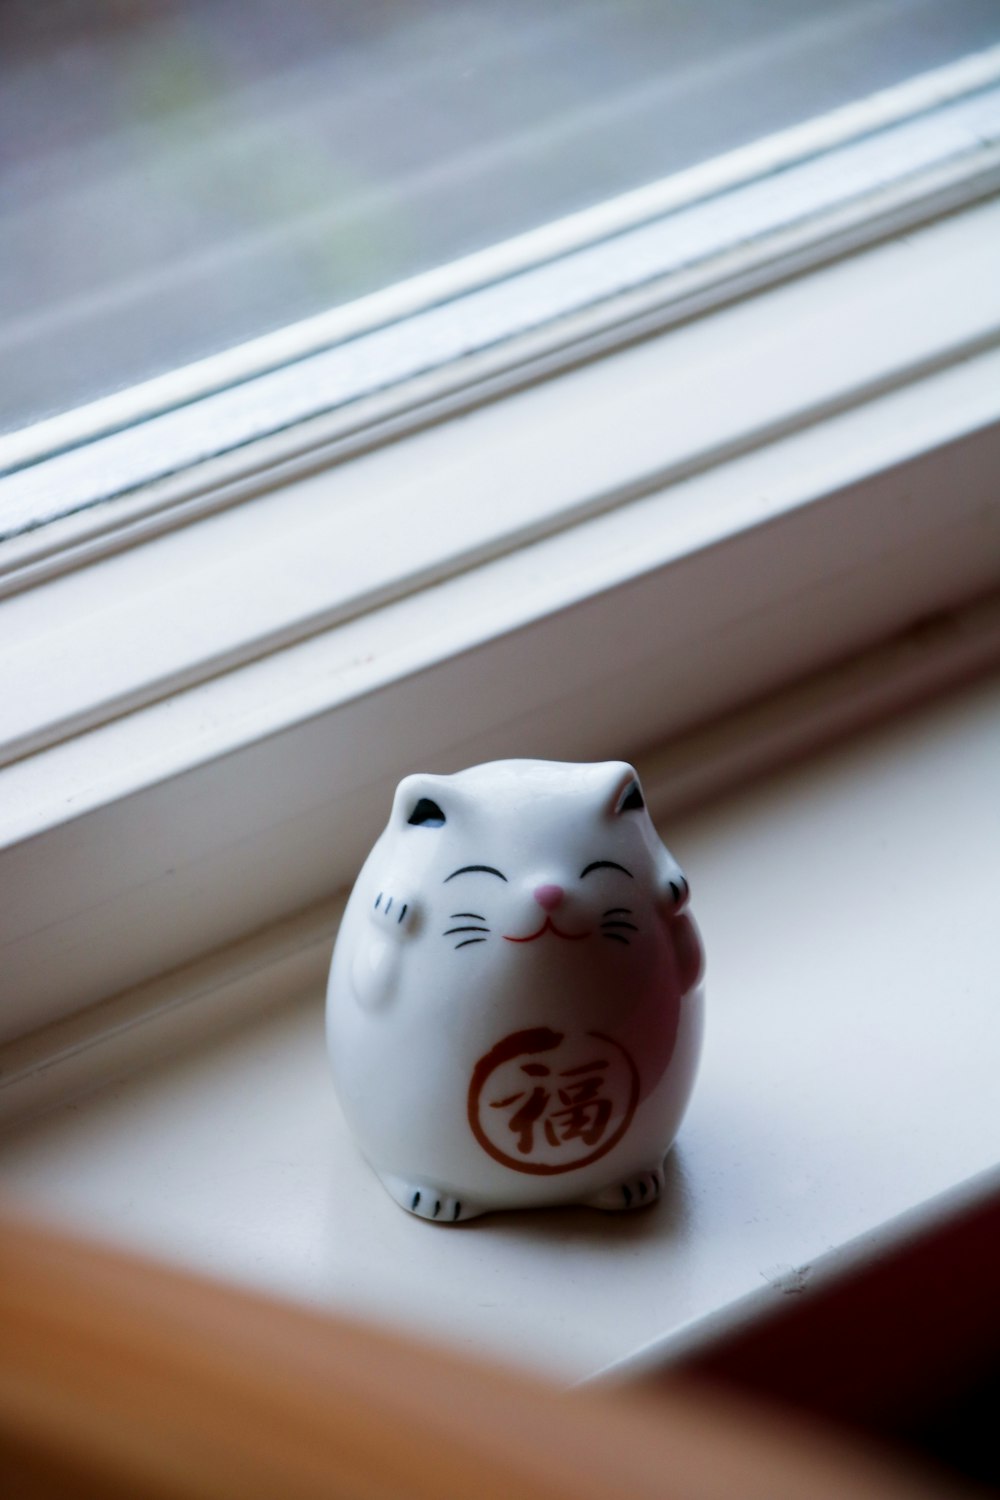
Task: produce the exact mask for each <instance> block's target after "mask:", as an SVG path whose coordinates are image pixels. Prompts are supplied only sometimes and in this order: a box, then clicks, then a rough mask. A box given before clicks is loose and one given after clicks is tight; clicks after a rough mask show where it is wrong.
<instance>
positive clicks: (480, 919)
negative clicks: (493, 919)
mask: <svg viewBox="0 0 1000 1500" xmlns="http://www.w3.org/2000/svg"><path fill="white" fill-rule="evenodd" d="M458 917H471V918H472V920H473V921H474V922H485V921H486V918H485V917H484V916H483V915H482V913H481V912H478V911H453V912H452V914H451V916H450V917H449V919H448V920H449V921H450V922H454V921H455V920H456V919H457V918H458Z"/></svg>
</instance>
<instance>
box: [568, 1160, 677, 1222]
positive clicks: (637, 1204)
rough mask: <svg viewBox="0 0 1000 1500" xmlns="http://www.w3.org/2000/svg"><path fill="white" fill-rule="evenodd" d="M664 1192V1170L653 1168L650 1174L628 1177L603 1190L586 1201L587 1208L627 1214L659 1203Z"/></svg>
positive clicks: (642, 1173) (640, 1173)
mask: <svg viewBox="0 0 1000 1500" xmlns="http://www.w3.org/2000/svg"><path fill="white" fill-rule="evenodd" d="M662 1192H663V1169H662V1168H661V1167H651V1168H650V1169H649V1171H648V1172H638V1173H636V1175H635V1176H634V1177H626V1178H624V1179H623V1181H621V1182H615V1183H612V1185H611V1187H606V1188H602V1189H601V1191H600V1192H599V1193H595V1194H594V1196H593V1197H592V1198H587V1199H586V1207H587V1208H600V1209H603V1210H604V1212H605V1213H612V1214H620V1213H627V1212H628V1210H629V1209H633V1208H648V1207H649V1206H650V1204H652V1203H656V1202H658V1200H659V1198H660V1195H661V1194H662Z"/></svg>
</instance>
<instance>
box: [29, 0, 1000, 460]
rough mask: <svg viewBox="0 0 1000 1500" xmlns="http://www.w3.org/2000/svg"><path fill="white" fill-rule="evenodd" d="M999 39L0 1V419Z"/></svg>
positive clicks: (642, 19) (935, 12) (386, 0)
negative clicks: (0, 55)
mask: <svg viewBox="0 0 1000 1500" xmlns="http://www.w3.org/2000/svg"><path fill="white" fill-rule="evenodd" d="M997 40H1000V5H998V3H997V0H854V3H844V4H839V5H836V6H833V5H830V4H829V0H710V3H706V0H476V3H474V4H470V3H469V0H364V3H361V0H358V3H347V0H339V3H334V0H142V3H139V0H49V3H46V4H43V5H39V4H37V3H35V0H5V3H4V4H3V7H2V10H0V49H2V61H0V67H2V72H0V432H5V431H11V430H14V429H17V428H19V427H21V426H24V425H26V424H28V423H30V422H32V421H36V420H38V419H40V418H43V417H46V416H50V415H53V414H55V413H57V412H59V411H62V410H66V409H68V408H70V407H72V406H76V405H78V404H80V403H82V402H85V401H88V400H92V399H94V398H96V397H99V396H102V395H106V394H108V393H110V392H112V391H115V390H119V389H122V388H124V387H127V386H129V385H131V384H133V383H134V382H136V381H138V380H142V379H145V378H147V377H149V376H153V375H156V374H159V373H162V372H163V371H166V370H169V369H172V368H175V367H177V366H179V365H182V364H185V363H187V362H189V361H191V360H194V359H197V358H199V357H201V356H204V355H207V354H212V353H215V352H216V351H218V350H220V349H223V348H227V347H230V346H232V345H235V344H238V343H240V342H242V341H243V340H245V339H248V338H251V337H253V336H255V335H257V334H261V333H265V332H267V331H269V330H271V329H274V328H276V327H280V326H282V325H284V324H286V323H289V322H292V321H295V320H298V319H300V318H304V317H307V316H309V315H310V314H313V313H317V312H321V311H323V310H325V309H327V308H329V307H333V306H336V305H338V304H342V303H344V302H347V301H350V300H352V299H354V298H357V297H359V296H362V295H364V294H365V293H368V292H372V291H376V290H378V289H379V288H381V287H384V286H386V285H389V284H391V283H393V282H395V281H398V280H400V279H401V278H404V277H407V276H411V275H413V274H415V273H417V272H420V271H422V270H426V269H429V268H431V267H434V266H437V265H441V264H444V263H446V262H448V261H450V260H452V259H455V258H456V257H458V256H461V255H464V254H466V253H468V252H471V251H474V250H478V249H481V248H483V247H485V246H487V245H489V244H492V243H494V242H496V241H498V240H502V239H504V238H507V237H509V236H511V235H514V234H517V233H519V232H520V231H523V230H526V229H531V228H533V227H536V226H537V225H539V224H543V223H545V222H547V221H549V220H551V219H553V218H556V217H559V216H561V215H563V214H566V213H569V212H572V211H573V210H575V209H579V208H584V207H587V206H590V205H592V204H594V203H597V202H599V201H601V200H602V199H604V198H606V197H608V196H611V195H614V194H617V193H621V192H624V191H626V190H628V189H630V188H633V187H638V186H640V185H642V184H644V183H646V182H649V181H652V180H655V179H657V178H659V177H662V176H665V175H666V174H668V173H670V172H674V171H676V170H679V169H681V168H684V167H686V166H690V165H693V164H695V163H697V162H699V161H703V160H705V159H707V158H709V157H712V156H714V155H717V154H718V153H720V152H723V151H726V150H729V149H731V148H733V147H735V146H739V145H741V144H744V143H746V142H748V141H750V140H753V139H756V138H758V137H760V136H763V135H766V134H769V133H771V132H773V131H776V130H779V129H781V128H783V127H785V126H789V125H793V124H795V123H797V122H799V121H801V120H803V119H806V118H808V117H810V116H812V115H815V114H818V113H822V112H824V111H826V110H829V109H832V108H834V107H836V106H837V105H839V104H842V103H845V102H848V101H850V100H853V99H857V98H860V97H862V96H864V95H866V94H868V93H870V92H872V91H873V90H875V89H878V88H882V87H885V86H887V85H890V84H893V83H897V82H900V81H901V80H903V79H905V78H907V77H909V76H911V75H912V74H915V73H918V72H921V71H924V70H926V69H929V68H932V67H935V66H938V65H940V64H943V63H947V62H949V61H952V60H954V59H955V58H957V57H959V56H961V55H963V54H965V53H968V52H971V51H974V50H977V49H979V48H982V47H985V46H987V45H990V44H992V43H994V42H996V41H997Z"/></svg>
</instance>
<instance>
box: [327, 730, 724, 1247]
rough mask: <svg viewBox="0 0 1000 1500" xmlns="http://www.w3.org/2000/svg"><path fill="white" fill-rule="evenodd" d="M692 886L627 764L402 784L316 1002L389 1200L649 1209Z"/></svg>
mask: <svg viewBox="0 0 1000 1500" xmlns="http://www.w3.org/2000/svg"><path fill="white" fill-rule="evenodd" d="M687 896H688V887H687V882H686V880H685V879H684V876H683V875H682V873H681V871H680V868H679V867H678V865H677V864H676V862H675V861H674V859H673V857H672V856H671V855H670V854H669V853H668V851H667V850H666V848H665V847H664V846H663V844H662V843H661V842H660V839H659V837H658V836H657V833H656V831H655V829H654V828H653V825H652V822H651V821H650V818H649V814H648V813H647V811H646V808H645V805H644V802H643V796H642V791H641V789H640V786H639V781H638V778H637V776H636V773H635V771H634V770H633V769H632V767H631V766H628V765H626V764H624V763H623V762H620V761H612V762H606V763H603V764H598V765H573V764H566V763H559V762H555V761H538V760H509V761H495V762H493V763H491V764H488V765H481V766H474V767H472V768H471V769H469V770H467V771H460V772H459V773H458V774H457V775H454V776H430V775H427V776H425V775H416V776H408V777H407V778H406V779H405V780H404V781H402V782H401V783H400V785H399V788H398V789H397V792H396V797H395V801H394V803H393V808H392V816H391V818H390V819H389V825H388V827H387V828H386V830H385V832H384V833H383V834H382V836H381V838H380V839H379V840H378V842H377V843H376V845H375V847H374V849H373V850H372V852H371V854H370V855H369V857H368V860H367V861H366V863H365V865H364V867H363V869H362V871H361V874H360V875H359V877H358V880H357V883H356V885H355V887H354V890H353V892H352V894H351V897H350V900H349V901H348V904H347V908H346V911H345V913H344V919H343V922H342V925H341V929H340V935H339V938H338V940H337V945H336V949H335V951H334V956H333V964H332V966H331V970H330V984H329V990H328V996H327V1036H328V1042H329V1048H330V1056H331V1060H332V1064H333V1071H334V1078H335V1083H336V1087H337V1092H338V1094H339V1097H340V1101H341V1104H342V1106H343V1109H344V1113H345V1115H346V1116H347V1119H348V1121H349V1123H350V1125H351V1126H352V1128H353V1130H354V1132H355V1134H356V1136H357V1139H358V1141H359V1143H360V1146H361V1149H362V1151H363V1152H364V1154H365V1156H366V1157H367V1158H368V1160H369V1162H370V1163H371V1165H372V1166H373V1167H374V1169H375V1171H376V1172H377V1173H378V1175H379V1177H380V1178H381V1180H382V1182H383V1183H384V1185H385V1187H386V1188H387V1189H388V1191H389V1192H390V1193H391V1194H392V1196H393V1198H395V1199H396V1201H397V1202H398V1203H400V1204H401V1205H402V1206H403V1207H404V1208H405V1209H408V1210H409V1211H410V1212H411V1213H413V1214H417V1215H418V1216H420V1217H422V1218H427V1219H435V1220H437V1221H439V1222H442V1223H454V1222H456V1221H458V1220H462V1219H469V1218H473V1217H474V1216H476V1215H477V1214H482V1213H487V1212H489V1211H491V1210H494V1209H508V1208H529V1207H536V1206H540V1205H544V1204H558V1203H578V1204H589V1205H592V1206H593V1207H595V1208H601V1209H619V1210H620V1209H630V1208H638V1207H640V1206H642V1205H644V1204H648V1203H652V1202H653V1201H655V1199H656V1198H657V1197H658V1196H659V1194H660V1191H661V1189H662V1185H663V1173H662V1163H663V1158H664V1155H665V1153H666V1151H667V1148H668V1147H669V1146H670V1144H671V1142H672V1140H673V1138H674V1135H675V1133H676V1131H677V1128H678V1126H679V1124H680V1121H681V1116H682V1115H683V1113H684V1110H685V1107H686V1105H687V1102H688V1098H689V1096H690V1093H691V1088H692V1085H693V1082H694V1075H695V1070H696V1067H697V1062H698V1054H699V1050H700V1044H701V1031H702V992H701V985H700V979H701V971H702V954H701V947H700V944H699V940H698V936H697V932H696V930H695V927H694V924H693V923H692V921H691V919H690V918H689V917H688V916H687V915H686V913H685V911H684V907H685V905H686V902H687Z"/></svg>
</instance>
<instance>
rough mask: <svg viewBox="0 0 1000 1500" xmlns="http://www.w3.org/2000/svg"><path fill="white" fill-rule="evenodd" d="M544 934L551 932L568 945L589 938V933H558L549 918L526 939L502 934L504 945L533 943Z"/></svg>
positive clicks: (557, 929)
mask: <svg viewBox="0 0 1000 1500" xmlns="http://www.w3.org/2000/svg"><path fill="white" fill-rule="evenodd" d="M546 932H552V933H554V934H555V936H556V937H560V938H565V939H566V941H567V942H569V943H578V942H579V941H580V939H581V938H585V937H590V933H589V932H560V931H559V928H558V927H557V926H556V924H555V923H554V922H553V920H552V918H551V917H546V918H545V921H544V922H543V923H542V925H541V927H539V929H538V931H537V932H532V933H529V935H528V936H527V937H510V936H509V935H508V934H507V933H506V932H505V933H504V934H503V940H504V942H505V943H533V942H534V941H535V939H536V938H540V937H543V936H544V934H545V933H546Z"/></svg>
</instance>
